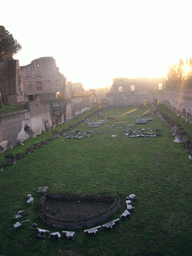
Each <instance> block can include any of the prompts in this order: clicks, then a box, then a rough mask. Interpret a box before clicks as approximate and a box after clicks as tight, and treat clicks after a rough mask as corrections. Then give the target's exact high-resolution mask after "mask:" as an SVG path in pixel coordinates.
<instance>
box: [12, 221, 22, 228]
mask: <svg viewBox="0 0 192 256" xmlns="http://www.w3.org/2000/svg"><path fill="white" fill-rule="evenodd" d="M13 227H14V228H20V227H21V223H20V222H16V223H15V224H14V225H13Z"/></svg>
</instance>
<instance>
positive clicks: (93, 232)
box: [84, 226, 101, 235]
mask: <svg viewBox="0 0 192 256" xmlns="http://www.w3.org/2000/svg"><path fill="white" fill-rule="evenodd" d="M100 228H101V226H97V227H93V228H89V229H86V230H84V233H85V234H88V235H96V234H97V233H98V231H99V229H100Z"/></svg>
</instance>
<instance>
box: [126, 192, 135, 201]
mask: <svg viewBox="0 0 192 256" xmlns="http://www.w3.org/2000/svg"><path fill="white" fill-rule="evenodd" d="M126 199H127V200H132V201H135V200H137V197H136V195H135V194H130V195H129V196H127V197H126Z"/></svg>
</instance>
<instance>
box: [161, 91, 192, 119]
mask: <svg viewBox="0 0 192 256" xmlns="http://www.w3.org/2000/svg"><path fill="white" fill-rule="evenodd" d="M164 100H165V102H164V103H165V104H166V105H167V106H169V107H172V108H174V109H175V111H177V112H178V113H183V111H184V112H186V113H189V114H190V115H192V91H187V90H176V89H175V90H173V89H172V90H166V93H165V97H164Z"/></svg>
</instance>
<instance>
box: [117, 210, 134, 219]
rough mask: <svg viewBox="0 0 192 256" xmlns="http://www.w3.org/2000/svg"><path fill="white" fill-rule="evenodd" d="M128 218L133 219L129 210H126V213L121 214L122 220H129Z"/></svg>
mask: <svg viewBox="0 0 192 256" xmlns="http://www.w3.org/2000/svg"><path fill="white" fill-rule="evenodd" d="M127 217H129V218H131V213H130V212H129V211H128V210H125V211H124V212H123V213H122V214H121V216H120V219H125V218H127Z"/></svg>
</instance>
